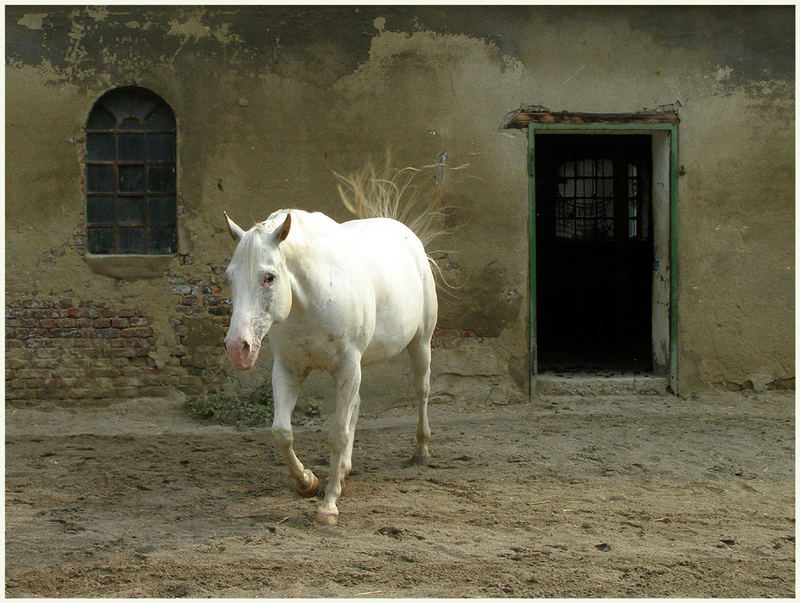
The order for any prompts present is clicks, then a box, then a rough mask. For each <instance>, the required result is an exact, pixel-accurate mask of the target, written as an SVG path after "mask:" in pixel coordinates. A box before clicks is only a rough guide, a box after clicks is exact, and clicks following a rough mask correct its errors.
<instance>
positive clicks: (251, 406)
mask: <svg viewBox="0 0 800 603" xmlns="http://www.w3.org/2000/svg"><path fill="white" fill-rule="evenodd" d="M271 390H272V388H271V387H270V385H269V384H267V385H265V386H262V387H261V388H259V389H257V390H255V391H253V392H250V393H244V392H241V391H234V392H226V391H225V390H224V388H220V390H218V391H216V392H214V393H210V394H207V395H205V396H201V397H199V398H195V399H191V400H188V401H187V402H186V406H187V409H188V410H189V412H190V414H191V415H192V417H193V418H195V419H197V420H199V421H204V422H208V423H222V424H223V425H234V426H236V427H237V428H239V429H243V428H245V427H258V426H261V425H266V424H268V423H270V422H271V421H272V413H273V409H274V401H273V399H272V391H271Z"/></svg>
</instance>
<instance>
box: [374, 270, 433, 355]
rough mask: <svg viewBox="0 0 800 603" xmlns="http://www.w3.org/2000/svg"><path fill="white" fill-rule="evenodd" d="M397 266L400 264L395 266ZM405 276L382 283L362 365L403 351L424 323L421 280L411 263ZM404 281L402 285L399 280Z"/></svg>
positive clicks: (423, 300)
mask: <svg viewBox="0 0 800 603" xmlns="http://www.w3.org/2000/svg"><path fill="white" fill-rule="evenodd" d="M396 268H397V267H396ZM402 272H406V273H407V274H406V275H404V276H405V278H404V279H402V280H395V281H393V282H392V283H391V284H389V283H382V284H383V287H382V288H381V289H379V294H378V295H377V296H376V301H375V332H374V334H373V336H372V339H371V341H370V343H369V345H368V346H367V349H366V350H365V351H364V356H363V358H362V363H363V364H374V363H378V362H383V361H385V360H389V359H390V358H393V357H394V356H397V355H398V354H399V353H400V352H402V351H403V350H404V349H405V348H406V347H407V346H408V344H409V343H410V342H411V340H412V339H413V338H414V337H415V336H416V335H417V334H418V333H419V332H420V331H421V330H422V329H423V327H424V324H425V297H424V288H423V283H422V279H421V278H420V276H419V272H418V271H417V270H416V269H415V267H414V266H413V265H412V266H408V268H407V270H402ZM400 282H402V283H404V284H403V285H402V286H399V285H398V284H397V283H400Z"/></svg>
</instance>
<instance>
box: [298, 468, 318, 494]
mask: <svg viewBox="0 0 800 603" xmlns="http://www.w3.org/2000/svg"><path fill="white" fill-rule="evenodd" d="M308 473H310V474H311V485H310V486H309V487H308V488H306V489H305V490H301V489H300V488H299V487H297V486H295V489H296V490H297V493H298V494H299V495H300V496H305V497H306V498H311V497H312V496H316V495H317V492H319V480H318V479H317V476H316V475H314V474H313V473H311V472H310V471H309V472H308Z"/></svg>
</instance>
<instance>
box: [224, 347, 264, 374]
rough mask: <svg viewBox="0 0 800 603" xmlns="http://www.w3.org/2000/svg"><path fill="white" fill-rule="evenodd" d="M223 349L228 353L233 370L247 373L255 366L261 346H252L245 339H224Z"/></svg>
mask: <svg viewBox="0 0 800 603" xmlns="http://www.w3.org/2000/svg"><path fill="white" fill-rule="evenodd" d="M225 349H226V350H227V351H228V357H229V358H230V359H231V364H232V365H233V368H235V369H237V370H240V371H247V370H250V369H251V368H253V366H255V364H256V360H257V359H258V351H259V350H260V349H261V344H260V343H257V344H252V343H251V342H249V341H247V340H246V339H226V340H225Z"/></svg>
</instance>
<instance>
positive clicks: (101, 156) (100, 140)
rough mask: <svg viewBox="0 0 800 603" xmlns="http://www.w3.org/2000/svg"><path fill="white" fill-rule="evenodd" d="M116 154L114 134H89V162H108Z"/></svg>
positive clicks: (87, 154)
mask: <svg viewBox="0 0 800 603" xmlns="http://www.w3.org/2000/svg"><path fill="white" fill-rule="evenodd" d="M113 154H114V135H113V134H87V135H86V159H88V160H89V161H108V158H109V157H111V156H113Z"/></svg>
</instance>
